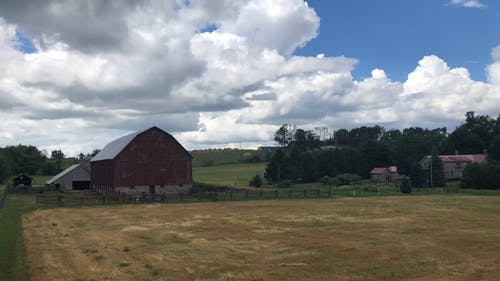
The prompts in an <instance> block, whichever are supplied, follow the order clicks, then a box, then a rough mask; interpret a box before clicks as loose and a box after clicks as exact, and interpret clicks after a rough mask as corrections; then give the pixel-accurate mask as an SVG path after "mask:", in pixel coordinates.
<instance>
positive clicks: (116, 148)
mask: <svg viewBox="0 0 500 281" xmlns="http://www.w3.org/2000/svg"><path fill="white" fill-rule="evenodd" d="M153 128H156V129H158V130H160V131H162V132H165V131H163V130H162V129H160V128H158V127H155V126H153V127H151V128H148V129H145V130H141V131H137V132H135V133H132V134H129V135H126V136H123V137H121V138H117V139H116V140H114V141H112V142H110V143H108V144H107V145H106V146H105V147H104V148H103V149H101V151H99V153H97V154H96V156H94V158H92V160H90V161H91V162H94V161H101V160H111V159H114V158H115V157H116V156H117V155H118V154H120V152H121V151H122V150H123V149H124V148H125V147H126V146H127V145H128V144H129V143H130V142H131V141H132V140H134V139H135V137H137V136H138V135H140V134H142V133H144V132H146V131H149V130H151V129H153ZM165 133H166V134H168V133H167V132H165ZM173 139H174V140H175V141H176V142H177V140H176V139H175V138H173ZM177 143H179V142H177ZM179 145H180V146H181V147H182V148H183V149H184V150H185V151H186V153H187V154H188V155H189V156H191V154H190V153H189V152H188V151H187V150H186V149H185V148H184V146H182V145H181V144H180V143H179Z"/></svg>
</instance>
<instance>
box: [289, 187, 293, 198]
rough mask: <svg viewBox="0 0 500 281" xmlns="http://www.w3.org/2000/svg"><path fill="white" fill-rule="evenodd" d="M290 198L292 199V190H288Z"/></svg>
mask: <svg viewBox="0 0 500 281" xmlns="http://www.w3.org/2000/svg"><path fill="white" fill-rule="evenodd" d="M288 197H290V198H292V190H291V189H290V190H288Z"/></svg>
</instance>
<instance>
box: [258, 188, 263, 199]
mask: <svg viewBox="0 0 500 281" xmlns="http://www.w3.org/2000/svg"><path fill="white" fill-rule="evenodd" d="M259 193H260V198H264V192H263V191H262V190H261V191H259Z"/></svg>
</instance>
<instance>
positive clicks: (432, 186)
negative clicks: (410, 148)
mask: <svg viewBox="0 0 500 281" xmlns="http://www.w3.org/2000/svg"><path fill="white" fill-rule="evenodd" d="M430 159H431V188H432V189H434V182H433V178H432V160H433V159H432V156H431V157H430Z"/></svg>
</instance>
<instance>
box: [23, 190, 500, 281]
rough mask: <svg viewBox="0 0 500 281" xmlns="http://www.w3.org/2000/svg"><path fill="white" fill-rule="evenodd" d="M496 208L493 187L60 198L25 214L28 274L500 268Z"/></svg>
mask: <svg viewBox="0 0 500 281" xmlns="http://www.w3.org/2000/svg"><path fill="white" fill-rule="evenodd" d="M498 213H500V198H499V197H495V196H489V197H483V196H462V195H456V196H391V197H378V198H359V199H352V198H346V199H331V200H280V201H249V202H225V203H205V204H188V205H186V204H183V205H148V206H147V207H145V206H132V205H129V206H114V207H98V208H84V209H53V210H43V211H39V212H33V213H31V214H28V215H26V216H25V217H24V218H23V225H24V226H25V237H26V239H27V240H26V247H27V253H28V254H27V259H28V261H30V262H31V264H35V265H37V266H33V267H32V268H31V269H30V270H31V273H32V274H31V276H33V281H37V280H40V281H44V280H76V279H78V278H79V279H80V280H97V281H99V280H163V279H165V280H498V277H499V276H500V267H499V266H498V265H499V264H500V237H499V236H498V229H499V228H500V220H498V216H497V214H498ZM47 218H49V219H47ZM46 241H51V242H52V243H45V242H46ZM40 253H43V255H41V254H40ZM89 269H92V270H89Z"/></svg>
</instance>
